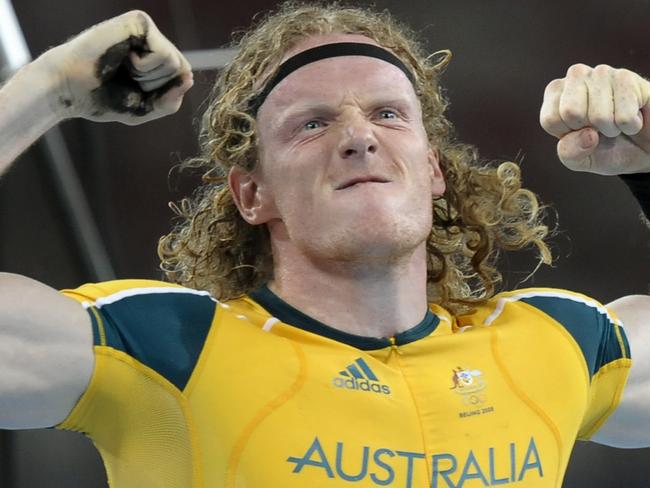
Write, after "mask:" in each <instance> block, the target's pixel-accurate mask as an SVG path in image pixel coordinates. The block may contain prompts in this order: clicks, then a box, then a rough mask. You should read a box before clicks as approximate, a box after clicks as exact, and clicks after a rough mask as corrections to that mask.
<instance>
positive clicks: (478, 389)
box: [450, 366, 494, 417]
mask: <svg viewBox="0 0 650 488" xmlns="http://www.w3.org/2000/svg"><path fill="white" fill-rule="evenodd" d="M451 381H452V384H453V386H451V387H450V390H454V392H455V393H456V394H458V395H460V397H461V399H462V401H463V404H464V405H466V406H468V407H472V410H468V411H464V412H460V413H459V416H460V417H471V416H474V415H481V414H484V413H490V412H493V411H494V407H488V406H485V402H486V397H485V389H486V388H487V384H486V382H485V379H484V378H483V372H482V371H481V370H478V369H472V368H462V367H460V366H458V367H456V368H454V369H452V377H451Z"/></svg>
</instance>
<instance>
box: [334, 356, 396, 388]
mask: <svg viewBox="0 0 650 488" xmlns="http://www.w3.org/2000/svg"><path fill="white" fill-rule="evenodd" d="M332 383H333V384H334V386H335V387H337V388H344V389H346V390H359V391H371V392H373V393H380V394H384V395H390V386H388V385H384V384H382V383H381V381H379V378H377V375H375V373H373V371H372V369H370V366H368V363H366V362H365V361H364V360H363V358H357V359H355V361H354V362H353V363H352V364H350V365H349V366H348V367H347V368H345V369H344V370H343V371H340V372H339V375H338V376H336V377H334V379H333V380H332Z"/></svg>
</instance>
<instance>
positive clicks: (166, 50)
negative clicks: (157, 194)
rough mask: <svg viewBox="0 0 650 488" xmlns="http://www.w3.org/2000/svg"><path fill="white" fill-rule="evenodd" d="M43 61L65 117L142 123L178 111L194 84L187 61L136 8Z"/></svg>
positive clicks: (55, 101)
mask: <svg viewBox="0 0 650 488" xmlns="http://www.w3.org/2000/svg"><path fill="white" fill-rule="evenodd" d="M39 61H41V60H39ZM42 62H43V63H44V65H45V66H47V68H48V73H49V75H50V76H52V78H53V79H54V81H55V86H56V87H57V89H56V95H55V99H53V100H52V102H51V103H52V105H53V107H54V109H55V110H56V111H57V112H58V113H59V114H60V115H61V116H63V117H81V118H85V119H89V120H94V121H102V122H104V121H118V122H122V123H125V124H129V125H136V124H141V123H143V122H147V121H149V120H153V119H156V118H159V117H163V116H165V115H168V114H171V113H174V112H176V111H177V110H178V108H179V107H180V105H181V102H182V100H183V95H184V94H185V92H186V91H187V90H189V88H190V87H191V86H192V84H193V79H192V72H191V68H190V65H189V63H188V62H187V60H186V59H185V58H184V57H183V55H182V54H181V53H180V51H179V50H178V49H177V48H176V47H174V45H173V44H172V43H171V42H169V41H168V40H167V39H166V38H165V36H163V35H162V34H161V33H160V31H159V30H158V28H157V27H156V25H155V24H154V23H153V21H152V20H151V18H150V17H149V16H148V15H147V14H146V13H145V12H142V11H137V10H136V11H132V12H128V13H125V14H123V15H120V16H119V17H115V18H112V19H110V20H107V21H105V22H102V23H101V24H98V25H96V26H94V27H91V28H90V29H88V30H86V31H84V32H82V33H81V34H79V35H78V36H77V37H75V38H73V39H72V40H70V41H68V42H66V43H65V44H62V45H60V46H57V47H55V48H53V49H51V50H50V51H48V52H46V53H45V54H43V56H42Z"/></svg>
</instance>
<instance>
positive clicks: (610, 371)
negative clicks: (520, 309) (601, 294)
mask: <svg viewBox="0 0 650 488" xmlns="http://www.w3.org/2000/svg"><path fill="white" fill-rule="evenodd" d="M520 300H521V301H522V302H524V303H528V304H529V305H532V306H534V307H535V308H537V309H539V310H540V311H542V312H544V313H545V314H547V315H549V316H550V317H551V318H553V319H554V320H555V321H557V322H559V323H560V324H561V325H562V326H563V327H564V328H565V329H566V330H567V331H568V332H569V333H570V334H571V336H572V337H573V339H574V340H575V342H576V343H577V344H578V346H579V348H580V350H581V352H582V355H583V357H584V361H585V364H586V367H587V370H588V372H589V393H588V395H589V396H588V404H587V409H586V411H585V413H584V416H583V420H582V423H581V425H580V429H579V431H578V439H581V440H588V439H589V438H591V436H592V435H593V434H594V433H596V431H597V430H598V429H599V428H600V427H601V426H602V425H603V424H604V423H605V421H606V420H607V418H608V417H609V416H610V415H611V414H612V412H613V411H614V410H615V409H616V407H617V406H618V404H619V403H620V400H621V396H622V393H623V389H624V387H625V383H626V381H627V377H628V375H629V371H630V367H631V365H632V362H631V354H630V346H629V343H628V340H627V337H626V335H625V330H624V328H623V324H622V323H621V322H620V320H619V319H618V318H617V317H616V315H615V314H614V313H613V312H612V311H610V310H609V309H607V307H605V306H604V305H602V304H601V303H599V302H597V301H596V300H593V299H591V298H589V297H587V296H584V295H580V294H578V293H572V292H567V291H563V290H555V291H545V292H538V293H536V294H534V295H532V296H528V297H525V298H521V299H520Z"/></svg>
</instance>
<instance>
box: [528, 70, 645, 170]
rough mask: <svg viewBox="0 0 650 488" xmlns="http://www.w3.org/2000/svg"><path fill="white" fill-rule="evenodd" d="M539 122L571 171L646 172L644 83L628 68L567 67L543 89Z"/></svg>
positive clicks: (643, 80)
mask: <svg viewBox="0 0 650 488" xmlns="http://www.w3.org/2000/svg"><path fill="white" fill-rule="evenodd" d="M540 123H541V124H542V127H543V128H544V130H546V132H548V133H549V134H551V135H553V136H555V137H557V138H558V139H559V142H558V145H557V152H558V156H559V158H560V160H561V161H562V162H563V163H564V165H565V166H567V167H568V168H570V169H572V170H575V171H588V172H591V173H598V174H603V175H617V174H629V173H644V172H650V82H648V81H647V80H645V79H643V78H642V77H641V76H639V75H638V74H636V73H634V72H632V71H629V70H626V69H615V68H612V67H611V66H607V65H599V66H596V67H595V68H591V67H589V66H586V65H584V64H576V65H573V66H571V67H570V68H569V70H568V71H567V74H566V76H565V77H564V78H561V79H557V80H553V81H551V82H550V83H549V84H548V86H547V87H546V90H545V92H544V102H543V104H542V109H541V112H540Z"/></svg>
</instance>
